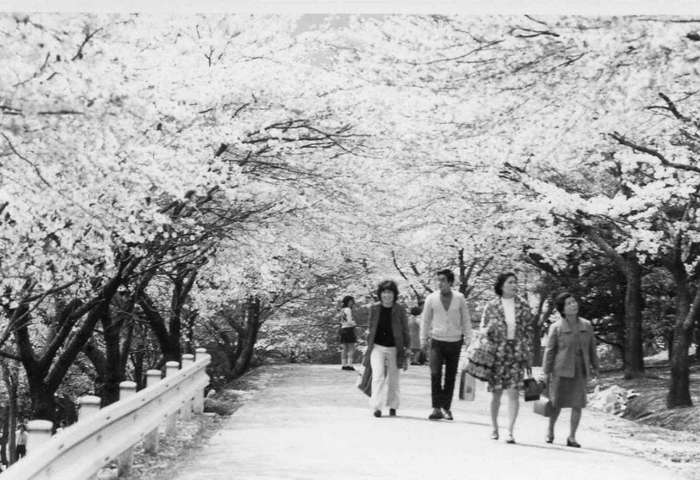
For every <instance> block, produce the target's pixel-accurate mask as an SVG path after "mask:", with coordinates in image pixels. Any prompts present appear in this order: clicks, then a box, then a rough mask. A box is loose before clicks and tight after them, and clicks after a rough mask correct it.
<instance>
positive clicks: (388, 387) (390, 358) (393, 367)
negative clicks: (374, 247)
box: [363, 280, 411, 417]
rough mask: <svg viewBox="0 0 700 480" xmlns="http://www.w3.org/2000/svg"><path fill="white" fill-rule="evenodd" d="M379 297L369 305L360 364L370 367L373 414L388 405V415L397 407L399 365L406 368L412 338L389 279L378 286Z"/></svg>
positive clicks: (380, 413)
mask: <svg viewBox="0 0 700 480" xmlns="http://www.w3.org/2000/svg"><path fill="white" fill-rule="evenodd" d="M377 296H378V297H379V299H380V300H381V301H380V302H379V303H375V304H374V305H372V307H371V310H370V315H369V335H368V337H367V351H366V352H365V358H364V361H363V364H364V366H365V367H368V366H370V367H371V368H372V395H371V397H370V399H369V404H370V407H371V408H372V410H374V416H375V417H381V416H382V407H383V406H384V404H386V406H387V407H389V416H392V417H393V416H396V410H397V409H398V408H399V393H400V392H399V366H402V367H403V368H404V370H405V369H406V368H407V366H408V363H407V362H406V349H407V348H408V346H409V345H410V342H411V338H410V334H409V331H408V317H407V316H406V309H405V308H404V307H403V306H401V305H399V304H398V303H396V300H397V299H398V296H399V289H398V287H397V286H396V283H394V282H393V281H391V280H385V281H383V282H381V283H380V284H379V287H378V288H377Z"/></svg>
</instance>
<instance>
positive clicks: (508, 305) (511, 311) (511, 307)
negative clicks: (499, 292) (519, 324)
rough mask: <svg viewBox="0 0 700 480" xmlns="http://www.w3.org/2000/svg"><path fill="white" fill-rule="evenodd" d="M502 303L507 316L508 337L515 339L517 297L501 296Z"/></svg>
mask: <svg viewBox="0 0 700 480" xmlns="http://www.w3.org/2000/svg"><path fill="white" fill-rule="evenodd" d="M501 304H502V305H503V313H505V316H506V327H507V330H506V339H508V340H514V339H515V298H503V297H501Z"/></svg>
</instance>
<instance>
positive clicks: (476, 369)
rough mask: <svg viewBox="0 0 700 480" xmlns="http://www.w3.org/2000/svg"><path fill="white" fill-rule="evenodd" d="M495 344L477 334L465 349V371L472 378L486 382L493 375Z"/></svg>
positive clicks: (484, 336)
mask: <svg viewBox="0 0 700 480" xmlns="http://www.w3.org/2000/svg"><path fill="white" fill-rule="evenodd" d="M496 348H497V347H496V344H495V343H493V342H491V341H490V340H489V339H488V337H487V336H486V335H485V334H481V333H480V334H478V335H477V336H476V338H475V339H474V341H473V342H472V343H471V344H470V345H469V348H468V349H467V358H468V359H469V363H468V364H467V368H465V371H466V372H467V373H469V375H471V376H472V377H474V378H478V379H479V380H483V381H488V380H489V379H490V378H491V375H492V374H493V365H494V363H495V362H496Z"/></svg>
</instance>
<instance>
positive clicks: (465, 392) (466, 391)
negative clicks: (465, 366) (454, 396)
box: [459, 370, 476, 402]
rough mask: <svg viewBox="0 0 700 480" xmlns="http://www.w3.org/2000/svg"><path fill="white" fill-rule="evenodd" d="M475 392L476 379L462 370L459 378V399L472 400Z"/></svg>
mask: <svg viewBox="0 0 700 480" xmlns="http://www.w3.org/2000/svg"><path fill="white" fill-rule="evenodd" d="M475 394H476V379H475V378H474V377H472V376H471V375H469V374H468V373H467V371H466V370H462V373H461V375H460V378H459V399H460V400H466V401H468V402H473V401H474V397H475Z"/></svg>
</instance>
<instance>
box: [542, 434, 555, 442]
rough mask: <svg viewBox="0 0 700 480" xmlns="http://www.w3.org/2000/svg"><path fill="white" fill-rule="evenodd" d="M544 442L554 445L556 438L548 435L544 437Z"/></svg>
mask: <svg viewBox="0 0 700 480" xmlns="http://www.w3.org/2000/svg"><path fill="white" fill-rule="evenodd" d="M544 441H545V442H547V443H552V442H553V441H554V436H553V435H547V436H546V437H544Z"/></svg>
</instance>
